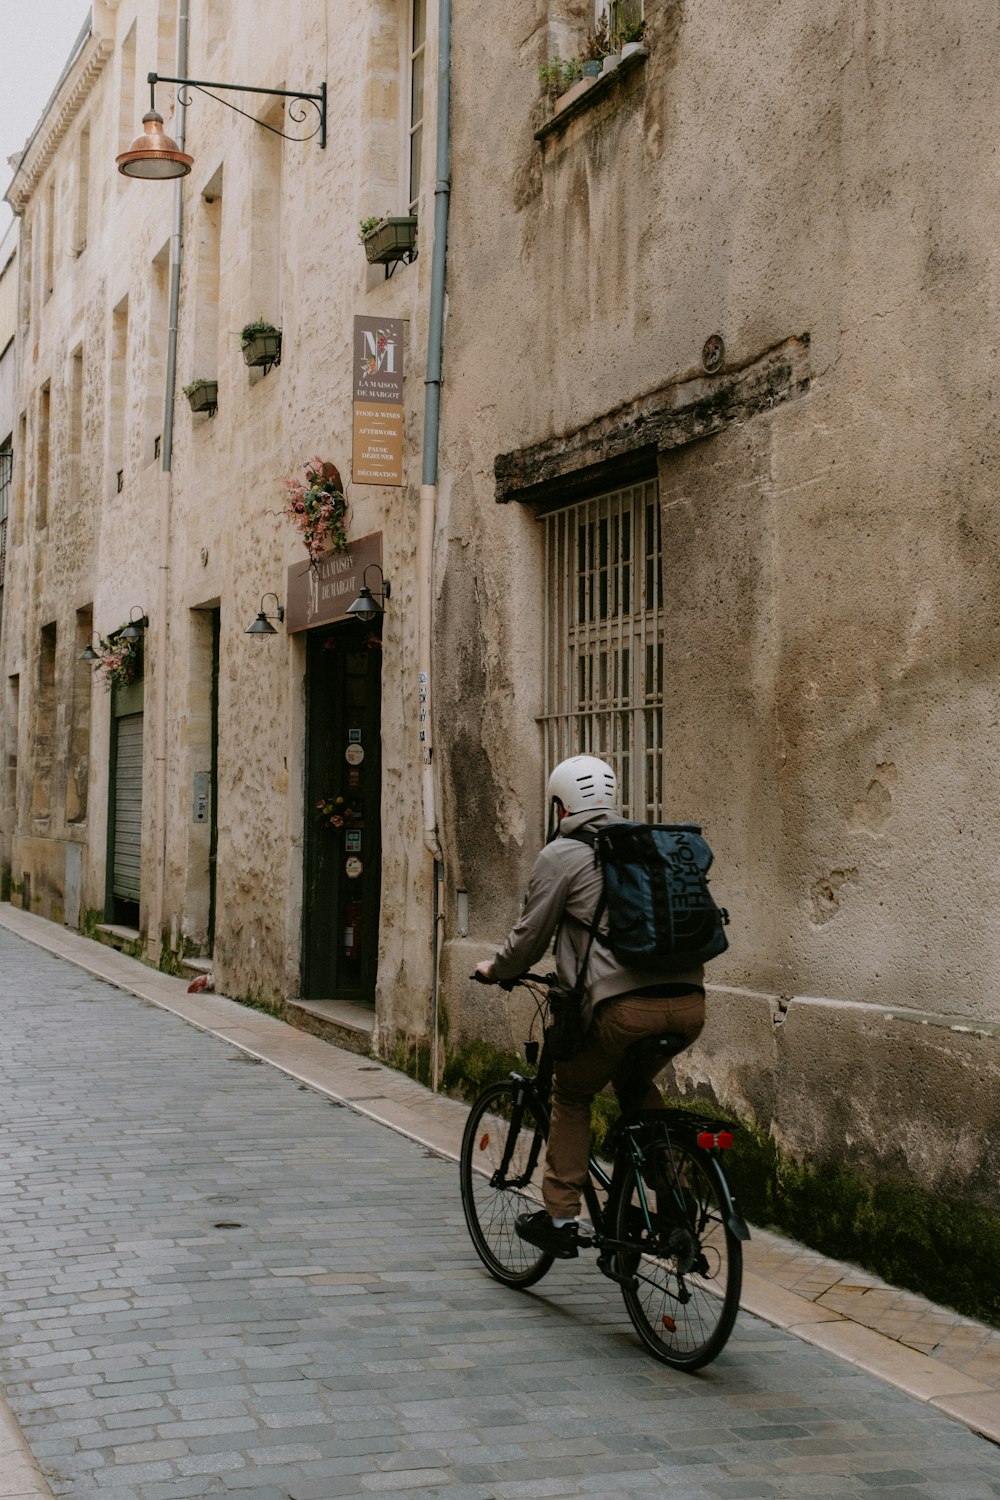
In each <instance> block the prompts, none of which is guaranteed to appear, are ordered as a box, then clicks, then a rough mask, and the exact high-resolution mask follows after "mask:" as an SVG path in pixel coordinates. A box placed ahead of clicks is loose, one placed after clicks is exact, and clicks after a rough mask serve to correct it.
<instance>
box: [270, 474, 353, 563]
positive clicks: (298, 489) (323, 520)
mask: <svg viewBox="0 0 1000 1500" xmlns="http://www.w3.org/2000/svg"><path fill="white" fill-rule="evenodd" d="M305 468H306V477H305V482H304V483H303V482H302V480H300V479H286V480H285V482H284V483H285V489H286V490H287V491H288V502H287V504H286V505H285V510H284V514H285V515H286V516H287V517H288V519H289V520H290V521H291V523H292V525H293V526H294V527H295V528H296V530H297V531H299V532H301V534H302V541H303V543H304V544H305V549H306V551H307V552H308V553H309V561H310V562H312V563H315V562H317V561H318V560H319V558H320V557H322V555H323V553H324V552H346V551H347V530H346V525H345V522H346V517H347V499H346V497H345V495H344V486H343V483H342V482H341V478H340V471H339V469H338V468H337V466H336V464H332V463H330V462H329V461H328V460H326V459H322V458H313V459H310V461H309V462H308V463H307V464H306V466H305Z"/></svg>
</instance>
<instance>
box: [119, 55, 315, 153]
mask: <svg viewBox="0 0 1000 1500" xmlns="http://www.w3.org/2000/svg"><path fill="white" fill-rule="evenodd" d="M146 82H147V83H148V84H149V107H150V110H151V111H155V109H156V85H157V84H158V83H175V84H177V85H178V90H177V98H178V100H179V102H180V103H181V104H183V105H184V106H185V107H186V106H187V105H188V104H189V103H190V99H189V97H188V96H187V95H186V93H185V92H184V91H185V90H186V89H197V90H198V91H199V93H202V94H205V95H206V96H207V97H208V98H209V99H215V100H216V103H218V104H224V105H225V106H226V108H227V109H231V110H234V111H235V113H236V114H238V115H242V116H243V117H244V119H246V120H253V122H254V124H255V125H261V126H263V128H264V129H265V130H270V131H271V133H272V134H273V135H280V136H281V138H282V139H283V140H286V141H311V140H312V139H313V137H314V136H317V135H318V136H319V144H320V147H321V148H322V149H325V147H326V83H325V82H323V83H321V84H320V86H319V90H318V91H317V92H316V93H309V92H307V91H306V90H305V89H265V88H258V87H255V86H253V85H251V84H246V83H215V82H213V81H211V80H210V79H206V78H168V77H167V76H166V74H165V73H148V74H147V75H146ZM211 89H224V90H226V91H228V92H232V93H239V94H267V95H268V96H269V97H271V98H278V99H288V100H290V101H291V102H290V103H289V105H288V115H289V118H290V119H292V120H294V121H295V123H296V124H297V125H298V124H302V123H304V122H305V121H307V120H308V119H309V118H310V116H309V114H308V112H307V106H308V107H309V108H312V109H314V110H315V111H316V114H317V116H318V120H317V124H316V128H315V130H311V131H309V133H308V135H289V134H288V132H287V131H285V130H279V129H278V127H277V126H276V125H269V124H268V123H267V121H266V120H259V119H258V118H257V116H256V115H252V114H250V113H249V111H248V110H245V109H240V107H239V105H238V104H230V102H229V100H228V99H219V98H218V96H217V95H215V94H213V93H210V92H209V91H210V90H211Z"/></svg>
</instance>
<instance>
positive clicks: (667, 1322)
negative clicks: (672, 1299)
mask: <svg viewBox="0 0 1000 1500" xmlns="http://www.w3.org/2000/svg"><path fill="white" fill-rule="evenodd" d="M663 1326H664V1328H666V1329H668V1330H669V1331H670V1332H671V1333H676V1332H677V1324H676V1323H675V1322H674V1320H673V1318H668V1317H667V1315H666V1313H664V1314H663Z"/></svg>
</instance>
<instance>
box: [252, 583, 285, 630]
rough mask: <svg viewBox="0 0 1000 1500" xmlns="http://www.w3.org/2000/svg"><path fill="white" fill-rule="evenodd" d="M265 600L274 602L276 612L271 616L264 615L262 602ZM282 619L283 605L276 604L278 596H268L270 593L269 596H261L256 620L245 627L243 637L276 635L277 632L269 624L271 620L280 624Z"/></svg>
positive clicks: (283, 616) (283, 613) (283, 615)
mask: <svg viewBox="0 0 1000 1500" xmlns="http://www.w3.org/2000/svg"><path fill="white" fill-rule="evenodd" d="M265 599H273V600H274V603H275V610H276V612H275V613H274V614H273V615H269V614H267V613H266V611H265V609H264V600H265ZM284 618H285V609H284V605H282V604H279V603H278V596H277V594H270V593H269V594H263V595H262V596H261V601H260V613H259V614H258V616H257V618H256V620H253V621H251V623H250V624H249V625H248V626H247V628H246V630H244V632H243V634H244V635H255V636H262V635H277V634H278V632H277V631H276V630H275V628H274V626H273V625H272V624H271V621H272V620H277V621H278V623H279V624H280V623H281V621H282V620H283V619H284Z"/></svg>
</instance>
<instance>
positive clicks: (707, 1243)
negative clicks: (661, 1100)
mask: <svg viewBox="0 0 1000 1500" xmlns="http://www.w3.org/2000/svg"><path fill="white" fill-rule="evenodd" d="M642 1179H643V1181H642V1186H641V1188H640V1184H639V1182H638V1181H637V1180H636V1174H635V1173H634V1172H631V1171H630V1172H627V1173H625V1174H623V1178H622V1185H621V1187H620V1189H619V1190H618V1193H617V1195H616V1201H615V1203H614V1204H613V1205H610V1210H611V1211H610V1214H609V1220H610V1223H611V1225H612V1226H613V1227H612V1233H613V1234H614V1236H615V1238H616V1239H618V1240H625V1241H627V1242H628V1243H629V1244H630V1245H631V1246H634V1247H635V1248H634V1250H628V1251H619V1262H618V1264H619V1268H620V1269H621V1270H622V1271H624V1272H625V1273H626V1275H631V1276H632V1277H633V1278H634V1280H635V1283H636V1284H635V1285H634V1286H626V1285H624V1284H623V1286H622V1296H623V1297H624V1298H625V1306H626V1308H627V1309H628V1315H629V1317H630V1318H631V1320H632V1324H633V1326H634V1328H635V1330H636V1332H637V1333H638V1335H639V1337H640V1339H641V1340H642V1342H643V1344H644V1345H645V1346H646V1348H647V1349H648V1350H649V1352H650V1354H652V1355H653V1357H654V1358H655V1359H659V1360H662V1362H663V1363H664V1364H667V1365H673V1366H674V1368H675V1369H678V1370H688V1371H691V1370H698V1369H700V1368H701V1367H702V1365H707V1364H708V1362H709V1361H710V1360H712V1359H714V1358H715V1356H716V1355H717V1354H718V1353H719V1351H720V1349H722V1347H723V1346H724V1344H725V1342H726V1340H727V1339H728V1337H729V1335H730V1333H731V1332H732V1329H733V1324H734V1322H735V1321H736V1313H737V1311H738V1309H739V1303H740V1288H741V1286H742V1283H743V1249H742V1246H741V1245H740V1242H739V1240H738V1239H737V1238H736V1236H735V1235H734V1234H733V1233H732V1231H731V1230H730V1228H729V1226H728V1224H727V1222H726V1208H725V1204H726V1193H725V1188H724V1182H725V1179H724V1177H723V1175H722V1167H721V1165H720V1164H719V1162H718V1161H716V1159H715V1158H714V1157H713V1156H712V1155H711V1153H710V1152H708V1151H702V1150H700V1149H699V1148H697V1147H695V1146H688V1145H679V1144H676V1143H675V1144H673V1145H671V1144H670V1143H669V1142H668V1141H667V1140H666V1139H664V1140H662V1141H660V1142H657V1143H656V1144H655V1145H653V1146H651V1147H650V1148H649V1149H648V1151H647V1154H646V1161H645V1164H644V1166H643V1168H642Z"/></svg>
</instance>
